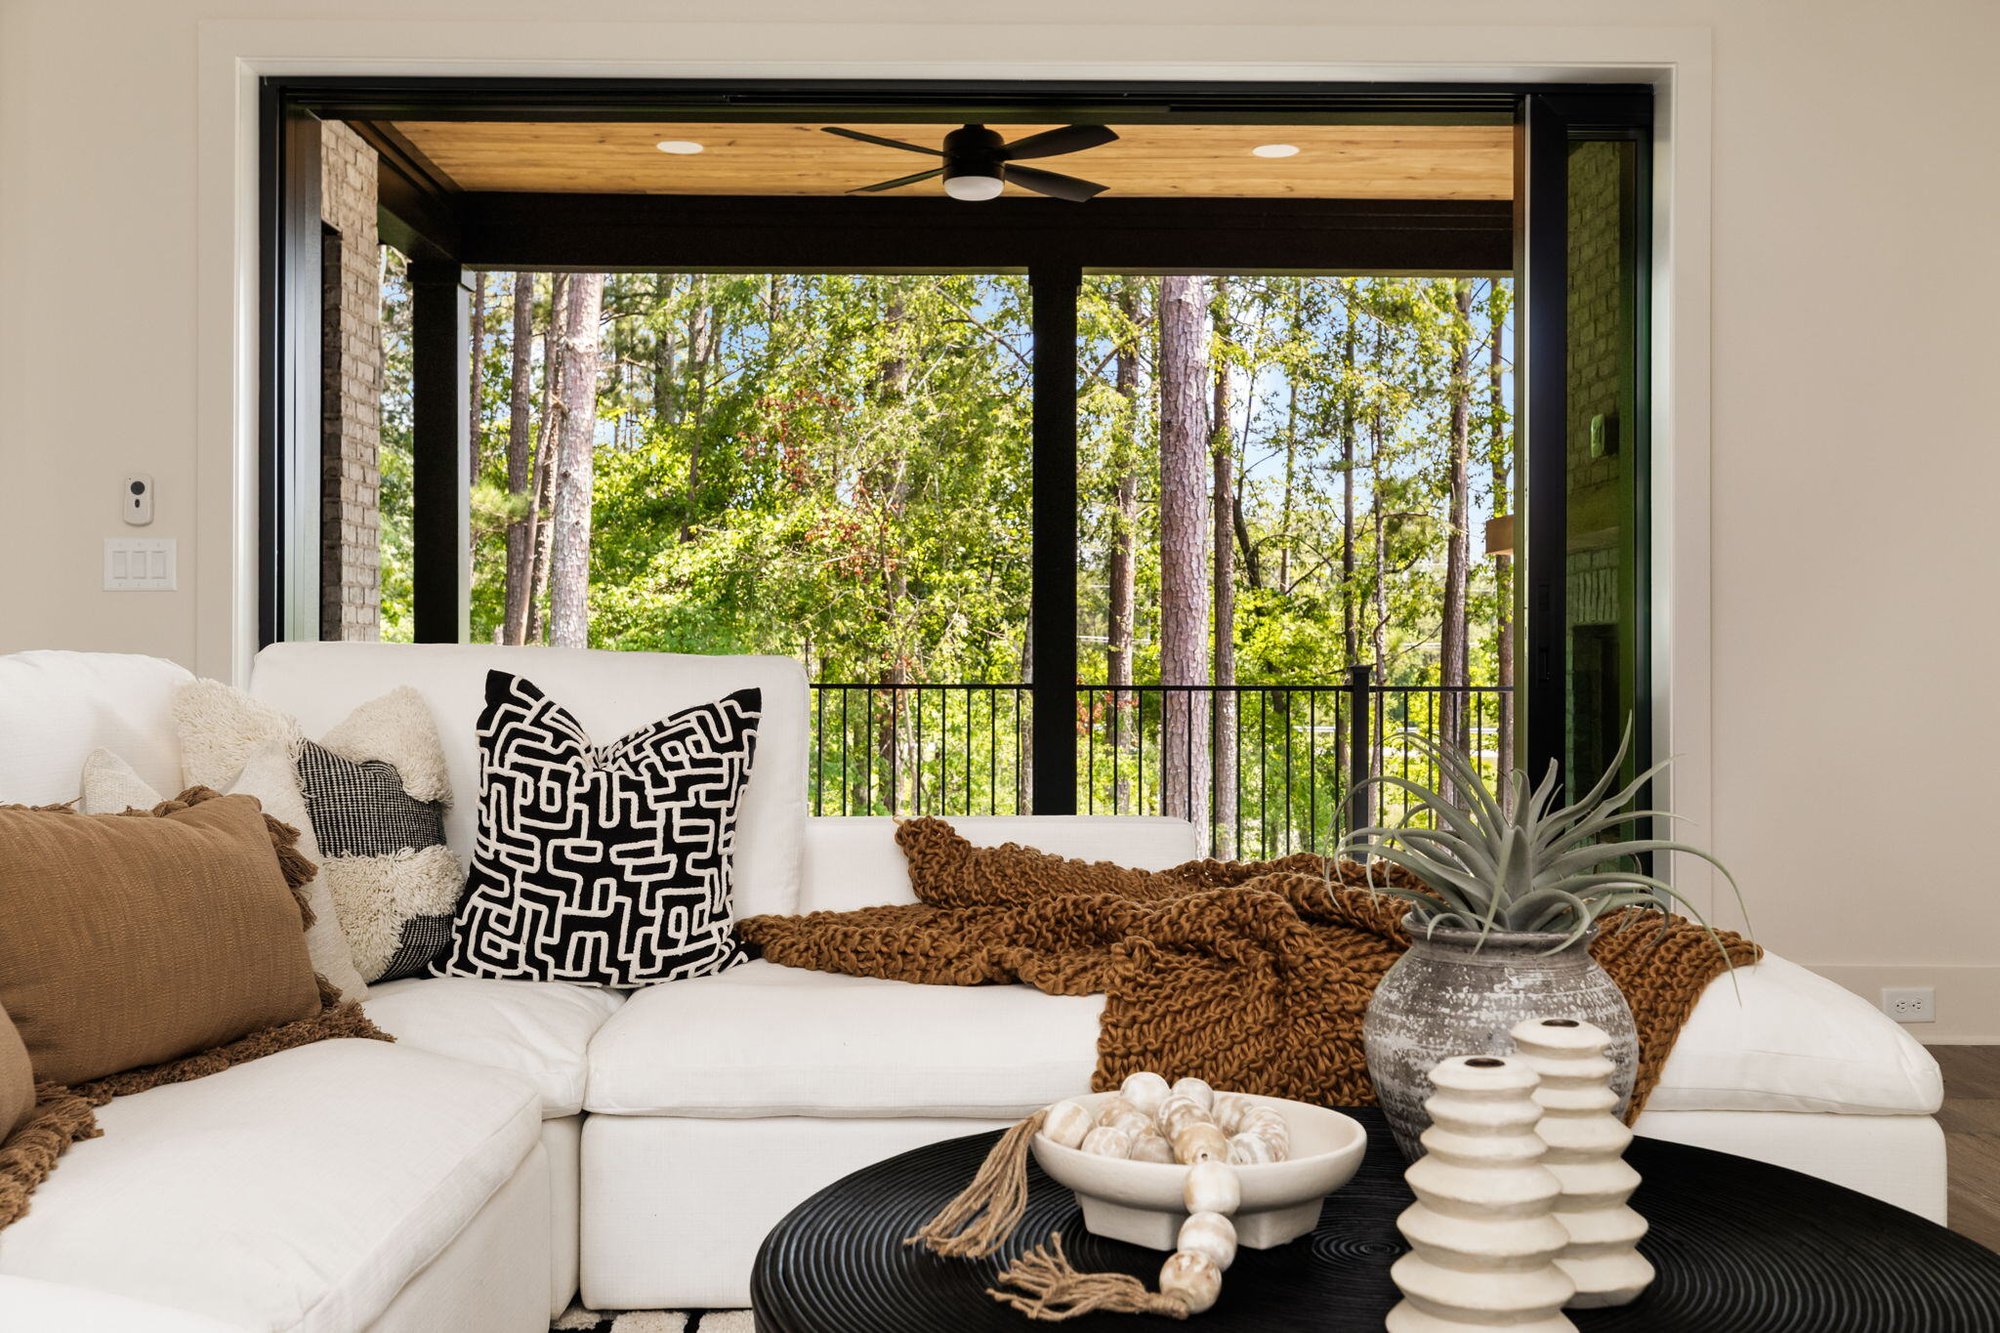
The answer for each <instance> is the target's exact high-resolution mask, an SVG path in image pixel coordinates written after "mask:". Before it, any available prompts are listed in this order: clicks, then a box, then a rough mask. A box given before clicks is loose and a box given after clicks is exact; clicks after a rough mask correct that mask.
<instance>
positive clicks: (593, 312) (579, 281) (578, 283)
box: [549, 273, 604, 648]
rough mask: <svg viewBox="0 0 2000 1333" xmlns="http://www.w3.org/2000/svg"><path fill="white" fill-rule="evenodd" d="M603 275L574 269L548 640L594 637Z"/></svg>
mask: <svg viewBox="0 0 2000 1333" xmlns="http://www.w3.org/2000/svg"><path fill="white" fill-rule="evenodd" d="M603 299H604V275H603V274H601V273H577V274H572V275H571V276H570V280H569V294H568V297H567V301H566V304H565V308H564V310H563V342H564V345H563V358H562V427H561V432H560V434H559V436H558V438H557V440H556V482H555V507H554V512H553V514H552V516H551V526H552V527H553V528H554V529H555V532H554V536H553V539H552V544H551V547H550V552H549V642H550V643H552V644H555V645H556V646H557V647H560V648H586V647H588V646H589V645H590V511H591V503H592V496H591V484H592V479H593V475H594V469H595V463H596V440H597V351H598V345H597V344H598V316H599V313H600V310H601V307H602V303H603Z"/></svg>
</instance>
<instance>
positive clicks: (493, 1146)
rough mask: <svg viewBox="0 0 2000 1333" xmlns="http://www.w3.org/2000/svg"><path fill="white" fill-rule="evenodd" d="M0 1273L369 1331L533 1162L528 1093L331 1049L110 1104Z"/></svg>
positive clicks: (371, 1051)
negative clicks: (98, 1129) (97, 1134)
mask: <svg viewBox="0 0 2000 1333" xmlns="http://www.w3.org/2000/svg"><path fill="white" fill-rule="evenodd" d="M98 1121H99V1123H100V1124H101V1125H102V1127H103V1129H104V1135H103V1137H102V1138H97V1139H92V1140H90V1141H89V1142H86V1143H80V1144H77V1145H76V1146H75V1147H73V1148H71V1149H70V1151H69V1154H68V1156H67V1157H66V1158H65V1159H64V1161H63V1165H62V1169H61V1170H59V1171H57V1172H56V1173H55V1174H54V1175H53V1176H51V1177H50V1178H49V1180H48V1181H47V1182H46V1183H45V1184H44V1185H43V1186H42V1188H41V1190H40V1191H39V1192H38V1193H37V1194H36V1196H35V1200H34V1206H33V1208H32V1209H31V1210H30V1211H29V1213H28V1215H27V1216H26V1217H24V1218H22V1219H21V1220H20V1221H18V1222H16V1223H15V1224H14V1225H13V1226H12V1227H10V1228H8V1230H7V1232H6V1233H5V1238H4V1243H0V1272H4V1273H8V1274H12V1275H16V1276H21V1277H31V1278H39V1279H42V1280H45V1281H49V1282H65V1283H72V1284H75V1285H78V1286H87V1287H93V1288H97V1289H100V1290H103V1291H107V1292H111V1293H114V1294H117V1295H122V1296H129V1297H132V1298H134V1299H137V1300H142V1301H149V1302H152V1303H154V1304H158V1305H165V1306H171V1307H174V1308H176V1309H183V1310H191V1311H194V1312H196V1313H199V1314H204V1315H207V1316H209V1317H211V1318H214V1319H220V1320H223V1321H225V1322H227V1323H232V1324H238V1325H245V1326H249V1327H253V1328H261V1329H294V1328H300V1329H315V1330H318V1329H325V1330H345V1329H356V1328H362V1327H365V1326H367V1325H368V1324H369V1323H370V1322H371V1321H372V1320H374V1319H375V1318H376V1317H377V1316H379V1315H380V1314H381V1313H382V1311H383V1310H384V1309H386V1308H387V1307H388V1305H389V1302H390V1301H391V1300H392V1299H393V1298H394V1297H395V1295H396V1293H397V1292H398V1291H400V1290H401V1289H402V1288H403V1286H404V1284H406V1283H407V1282H409V1280H410V1279H411V1278H412V1277H413V1276H414V1275H415V1274H416V1273H417V1272H418V1271H419V1270H420V1269H422V1268H423V1267H424V1266H425V1265H426V1264H428V1263H429V1262H430V1261H431V1260H432V1259H433V1258H434V1257H436V1255H437V1254H438V1253H439V1252H440V1251H442V1250H443V1249H444V1248H445V1246H446V1245H447V1244H449V1243H450V1241H451V1240H452V1238H453V1237H454V1236H456V1235H457V1234H458V1232H459V1231H460V1230H461V1229H462V1228H463V1227H464V1226H465V1225H466V1223H467V1222H469V1221H470V1220H471V1219H472V1218H473V1216H474V1215H475V1214H477V1213H478V1212H479V1210H480V1209H481V1207H483V1206H484V1205H485V1203H486V1201H487V1199H488V1198H490V1197H491V1196H492V1195H493V1193H494V1192H495V1191H496V1190H498V1189H499V1188H500V1186H501V1185H502V1184H503V1183H505V1182H506V1181H507V1180H508V1178H509V1177H511V1176H512V1175H513V1174H514V1173H515V1171H516V1170H517V1169H518V1168H519V1166H520V1165H521V1162H522V1161H523V1159H524V1158H526V1157H527V1155H528V1154H529V1152H531V1151H532V1150H533V1148H534V1146H535V1144H536V1141H537V1139H536V1136H537V1134H538V1132H539V1130H540V1128H541V1116H540V1107H539V1098H538V1097H537V1096H536V1095H535V1092H534V1089H533V1088H531V1087H530V1086H529V1085H528V1084H527V1083H526V1081H525V1080H522V1079H520V1078H518V1077H516V1076H514V1075H511V1074H505V1073H501V1072H498V1071H495V1070H488V1069H480V1068H477V1067H475V1066H472V1065H467V1064H461V1063H459V1062H457V1061H453V1060H440V1059H438V1058H437V1057H435V1056H432V1055H428V1054H425V1053H424V1052H422V1051H419V1050H416V1049H414V1048H410V1047H402V1046H392V1045H389V1044H387V1043H385V1042H379V1041H328V1042H320V1043H318V1044H316V1045H312V1046H303V1047H299V1048H296V1049H294V1050H289V1051H283V1052H280V1053H278V1054H276V1055H271V1056H267V1057H265V1058H264V1059H261V1060H253V1061H251V1062H250V1063H248V1064H242V1065H237V1066H234V1067H232V1068H230V1069H228V1070H225V1071H223V1072H222V1073H219V1074H215V1075H212V1076H210V1077H208V1078H202V1079H196V1080H195V1081H193V1082H191V1083H177V1084H171V1085H168V1086H165V1087H159V1088H154V1089H151V1090H150V1091H147V1092H143V1093H138V1094H136V1095H134V1096H131V1097H121V1098H118V1099H117V1100H115V1101H113V1102H111V1103H110V1104H109V1105H107V1106H105V1107H103V1108H102V1109H101V1110H99V1112H98Z"/></svg>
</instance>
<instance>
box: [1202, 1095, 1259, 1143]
mask: <svg viewBox="0 0 2000 1333" xmlns="http://www.w3.org/2000/svg"><path fill="white" fill-rule="evenodd" d="M1254 1104H1255V1103H1253V1102H1252V1101H1251V1100H1250V1099H1249V1098H1248V1097H1245V1096H1244V1095H1243V1094H1242V1093H1240V1092H1218V1093H1216V1094H1215V1106H1214V1107H1213V1108H1212V1110H1211V1114H1213V1115H1214V1116H1215V1123H1216V1124H1218V1125H1220V1126H1222V1132H1223V1133H1225V1134H1234V1133H1236V1132H1237V1131H1238V1130H1240V1129H1242V1128H1243V1117H1244V1116H1245V1115H1246V1114H1248V1113H1249V1111H1250V1109H1251V1107H1252V1106H1253V1105H1254Z"/></svg>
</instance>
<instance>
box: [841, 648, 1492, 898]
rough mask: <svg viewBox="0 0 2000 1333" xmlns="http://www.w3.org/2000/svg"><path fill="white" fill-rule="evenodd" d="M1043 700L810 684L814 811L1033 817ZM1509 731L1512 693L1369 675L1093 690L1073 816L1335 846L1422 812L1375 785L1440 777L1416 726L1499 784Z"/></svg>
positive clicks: (1290, 844)
mask: <svg viewBox="0 0 2000 1333" xmlns="http://www.w3.org/2000/svg"><path fill="white" fill-rule="evenodd" d="M1033 708H1034V703H1033V687H1032V686H1029V685H1021V684H943V685H938V684H917V685H871V684H838V683H832V684H819V685H814V686H813V695H812V727H813V731H812V741H811V746H812V749H811V754H810V756H809V759H810V768H811V781H810V789H811V790H810V802H811V807H812V811H813V813H814V814H819V815H856V814H897V815H918V814H926V815H945V816H949V815H955V814H956V815H983V814H993V815H1013V814H1026V813H1028V812H1029V811H1030V810H1032V809H1033V808H1034V792H1033V786H1032V774H1033V771H1034V767H1035V766H1034V762H1033V755H1032V753H1031V747H1032V745H1033V734H1034V732H1033ZM1513 724H1514V718H1513V698H1512V691H1511V690H1509V689H1506V688H1503V687H1499V686H1481V685H1475V686H1453V687H1444V686H1437V685H1377V684H1375V683H1374V682H1373V681H1372V679H1371V676H1370V670H1369V668H1367V667H1356V668H1354V670H1353V671H1352V672H1351V673H1350V674H1349V677H1348V679H1347V680H1346V681H1344V682H1342V683H1338V684H1322V685H1236V686H1212V685H1204V686H1183V685H1131V686H1122V687H1119V688H1116V689H1114V688H1113V687H1111V686H1109V685H1080V686H1077V687H1076V738H1077V739H1076V744H1077V770H1076V784H1077V789H1076V802H1075V808H1076V810H1077V811H1078V812H1079V813H1082V814H1099V815H1105V814H1121V815H1132V814H1143V815H1159V814H1165V815H1174V816H1178V817H1180V818H1183V819H1189V820H1191V821H1193V822H1194V823H1195V824H1196V825H1197V826H1199V827H1200V828H1201V829H1203V831H1204V834H1205V837H1204V850H1205V851H1208V852H1210V853H1212V854H1213V855H1217V856H1234V857H1242V858H1252V859H1262V858H1269V857H1276V856H1283V855H1286V854H1288V853H1291V852H1295V851H1325V850H1329V849H1331V847H1332V846H1333V845H1334V844H1335V843H1336V842H1337V841H1338V839H1339V838H1340V837H1341V836H1342V835H1343V834H1344V833H1346V832H1347V831H1348V830H1350V829H1353V828H1356V827H1361V826H1364V825H1367V824H1373V823H1393V822H1395V821H1396V820H1399V819H1401V818H1403V817H1404V816H1405V815H1406V814H1408V813H1410V811H1411V807H1412V805H1413V802H1412V801H1411V800H1410V799H1409V798H1408V797H1407V795H1406V794H1405V793H1403V792H1402V791H1400V790H1399V789H1397V788H1395V787H1394V786H1392V785H1391V786H1384V785H1379V784H1378V785H1376V786H1374V787H1369V788H1366V789H1364V788H1363V786H1362V783H1363V782H1364V781H1365V780H1366V779H1367V778H1369V777H1371V776H1375V775H1379V774H1387V775H1390V776H1394V777H1400V778H1404V779H1407V780H1409V781H1413V782H1417V783H1421V784H1422V785H1424V786H1427V787H1433V788H1436V787H1439V786H1440V785H1443V784H1444V783H1445V775H1444V774H1441V773H1439V772H1438V771H1437V768H1436V766H1435V764H1434V763H1433V762H1432V761H1431V760H1430V759H1429V758H1428V757H1427V756H1426V755H1425V754H1423V753H1422V751H1421V749H1420V748H1419V747H1417V746H1414V745H1412V744H1410V743H1409V742H1408V741H1407V740H1406V739H1404V737H1406V736H1407V735H1408V734H1409V733H1416V734H1418V735H1421V736H1424V737H1426V738H1428V739H1430V740H1432V741H1444V740H1446V739H1447V738H1449V739H1450V740H1451V741H1452V743H1453V744H1454V745H1455V747H1456V748H1457V749H1458V750H1459V751H1460V752H1462V753H1464V754H1466V755H1468V756H1469V757H1470V758H1471V759H1472V761H1473V763H1474V764H1475V765H1476V766H1477V767H1478V768H1479V769H1480V771H1481V772H1482V774H1484V776H1485V777H1486V778H1487V780H1488V781H1489V782H1491V781H1494V780H1496V779H1497V777H1498V775H1499V772H1500V770H1501V768H1502V766H1503V765H1505V764H1508V763H1511V761H1512V756H1511V743H1510V741H1509V738H1510V737H1511V736H1512V734H1513Z"/></svg>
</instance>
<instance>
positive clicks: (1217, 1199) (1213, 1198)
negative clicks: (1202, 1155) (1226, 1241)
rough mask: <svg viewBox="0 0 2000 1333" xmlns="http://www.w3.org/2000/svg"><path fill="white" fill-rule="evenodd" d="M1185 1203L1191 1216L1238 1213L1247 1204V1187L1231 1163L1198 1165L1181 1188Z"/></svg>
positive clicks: (1189, 1170)
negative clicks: (1239, 1178)
mask: <svg viewBox="0 0 2000 1333" xmlns="http://www.w3.org/2000/svg"><path fill="white" fill-rule="evenodd" d="M1181 1202H1182V1203H1183V1204H1185V1205H1187V1210H1188V1212H1190V1213H1221V1214H1222V1215H1223V1216H1224V1217H1227V1216H1229V1215H1230V1214H1231V1213H1234V1212H1235V1211H1236V1210H1237V1208H1239V1207H1240V1206H1241V1205H1242V1203H1243V1186H1242V1184H1241V1183H1240V1182H1238V1180H1237V1179H1236V1172H1235V1170H1234V1169H1232V1168H1231V1167H1230V1165H1229V1164H1228V1163H1227V1162H1222V1161H1207V1162H1196V1163H1195V1164H1194V1165H1193V1166H1191V1167H1189V1168H1188V1173H1187V1182H1186V1183H1185V1184H1183V1185H1182V1186H1181Z"/></svg>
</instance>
